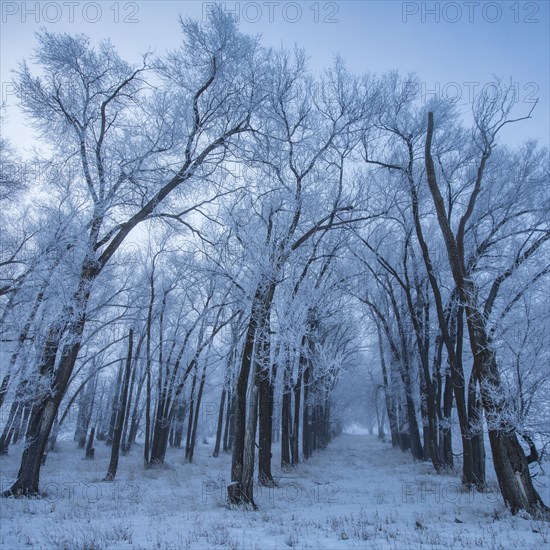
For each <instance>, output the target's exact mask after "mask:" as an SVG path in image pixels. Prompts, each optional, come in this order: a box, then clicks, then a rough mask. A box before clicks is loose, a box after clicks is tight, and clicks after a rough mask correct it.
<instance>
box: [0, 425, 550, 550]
mask: <svg viewBox="0 0 550 550" xmlns="http://www.w3.org/2000/svg"><path fill="white" fill-rule="evenodd" d="M353 431H355V432H357V431H360V430H353ZM60 447H61V449H60V452H58V453H51V454H50V455H49V456H48V460H47V463H46V465H45V466H44V468H43V470H42V476H41V487H42V488H43V489H44V490H45V492H47V496H46V497H43V498H40V499H13V498H10V499H1V500H0V514H1V518H0V519H1V527H0V529H1V530H0V532H1V535H0V548H3V549H6V550H7V549H9V550H12V549H16V548H56V549H57V548H71V549H72V548H85V549H88V550H92V549H100V548H109V549H110V548H124V549H127V548H132V549H137V548H143V549H153V548H160V549H164V548H169V549H170V548H173V549H180V548H208V549H210V548H232V549H241V548H242V549H262V550H263V549H268V548H279V549H284V548H287V549H288V548H328V549H338V548H359V549H361V548H444V549H447V548H536V549H539V548H547V547H548V545H549V542H550V526H549V524H548V523H544V522H540V521H535V520H532V519H530V518H524V517H517V516H516V517H513V516H511V515H510V514H509V513H508V512H507V511H506V510H505V509H504V506H503V505H502V503H501V500H500V497H499V496H498V494H497V493H496V492H494V491H490V492H487V493H484V494H479V493H468V492H463V491H462V490H461V488H460V484H459V483H458V479H457V475H456V474H449V475H436V474H434V473H433V469H432V467H431V465H430V464H428V463H418V462H416V463H415V462H414V461H413V460H412V458H411V457H410V456H409V455H407V454H403V453H401V452H400V451H397V450H394V449H392V448H391V446H390V445H389V444H387V443H382V442H380V441H379V440H377V439H376V437H374V436H369V435H364V434H346V435H343V436H340V437H339V438H337V439H336V440H335V441H334V442H333V443H332V444H331V445H330V447H329V448H328V449H327V450H326V451H324V452H320V453H317V454H316V455H315V456H314V457H312V458H311V459H310V460H309V461H308V462H307V463H305V464H300V466H299V467H298V468H296V469H295V470H293V471H292V472H284V473H283V472H281V471H280V469H279V468H278V463H279V458H278V454H275V455H274V466H275V468H274V473H275V474H276V476H277V479H278V481H279V487H277V488H275V489H261V488H259V487H258V488H256V495H257V504H258V505H259V510H258V511H244V510H238V509H237V510H234V509H229V508H228V507H227V506H226V505H225V487H226V485H227V482H228V478H229V470H230V456H229V455H223V456H220V457H219V458H212V457H211V452H212V445H211V444H209V445H203V444H199V446H198V449H197V451H196V454H195V456H196V459H195V463H194V464H186V463H185V462H184V458H183V451H182V450H174V449H169V451H168V455H167V461H168V465H167V466H166V467H164V468H159V469H155V470H147V471H144V469H143V467H142V463H141V448H140V447H136V448H134V449H133V452H132V454H131V455H130V456H128V457H121V459H120V463H119V471H118V474H117V479H116V481H115V482H104V481H102V478H103V476H104V475H105V472H106V469H107V465H108V459H109V451H110V449H109V448H107V447H105V445H103V444H101V443H98V444H97V447H96V460H95V461H93V462H89V461H85V460H82V451H76V450H74V444H73V443H72V441H62V442H61V443H60ZM10 453H11V454H10V456H6V457H2V458H1V459H0V475H1V483H2V488H5V487H6V486H8V485H9V482H10V481H11V480H12V479H13V477H14V476H15V474H16V472H17V467H18V460H17V459H18V456H17V455H18V453H17V452H15V451H14V450H10ZM488 469H490V465H489V464H488ZM538 479H540V476H538V477H537V480H538ZM538 489H539V490H540V491H541V493H542V494H543V498H545V499H546V498H548V496H549V495H548V485H546V486H545V487H542V486H540V485H538Z"/></svg>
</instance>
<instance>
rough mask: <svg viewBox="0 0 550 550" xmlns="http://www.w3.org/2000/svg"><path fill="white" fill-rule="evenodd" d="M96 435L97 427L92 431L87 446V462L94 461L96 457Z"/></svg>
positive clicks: (93, 427)
mask: <svg viewBox="0 0 550 550" xmlns="http://www.w3.org/2000/svg"><path fill="white" fill-rule="evenodd" d="M94 435H95V426H92V429H91V430H90V436H89V437H88V443H87V444H86V456H85V457H84V458H85V459H86V460H93V459H94V455H95V449H94Z"/></svg>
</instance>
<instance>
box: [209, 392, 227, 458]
mask: <svg viewBox="0 0 550 550" xmlns="http://www.w3.org/2000/svg"><path fill="white" fill-rule="evenodd" d="M225 394H226V391H225V386H224V387H223V388H222V394H221V397H220V407H219V409H218V427H217V429H216V444H215V445H214V452H213V453H212V456H213V457H214V458H216V457H218V456H219V454H220V445H221V438H222V428H223V409H224V407H225Z"/></svg>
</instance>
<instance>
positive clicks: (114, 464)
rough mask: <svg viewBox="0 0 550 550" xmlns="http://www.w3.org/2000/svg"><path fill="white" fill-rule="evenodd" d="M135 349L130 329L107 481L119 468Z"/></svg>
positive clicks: (112, 477)
mask: <svg viewBox="0 0 550 550" xmlns="http://www.w3.org/2000/svg"><path fill="white" fill-rule="evenodd" d="M133 347H134V331H133V329H130V330H129V332H128V355H127V357H126V369H125V371H124V379H123V382H122V388H121V391H120V397H119V399H118V411H117V415H116V416H117V421H116V426H115V431H114V433H113V446H112V448H111V461H110V463H109V468H108V469H107V475H106V476H105V481H113V479H115V476H116V472H117V468H118V457H119V451H120V441H121V439H122V430H123V428H124V413H125V411H126V405H127V403H128V387H129V385H130V372H131V369H132V352H133Z"/></svg>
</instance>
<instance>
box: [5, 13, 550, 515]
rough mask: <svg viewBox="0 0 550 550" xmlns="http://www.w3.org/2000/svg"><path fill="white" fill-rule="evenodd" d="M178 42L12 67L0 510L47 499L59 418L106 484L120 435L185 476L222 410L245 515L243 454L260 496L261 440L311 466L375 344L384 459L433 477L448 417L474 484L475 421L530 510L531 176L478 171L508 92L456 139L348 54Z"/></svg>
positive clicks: (60, 47) (80, 42)
mask: <svg viewBox="0 0 550 550" xmlns="http://www.w3.org/2000/svg"><path fill="white" fill-rule="evenodd" d="M182 30H183V37H184V38H183V43H182V46H181V48H180V49H178V50H177V51H174V52H169V53H167V54H166V55H165V56H163V57H160V58H155V59H152V58H150V56H148V55H146V56H144V58H143V64H142V65H141V66H139V67H133V66H130V65H129V64H127V63H125V62H124V61H123V60H122V59H120V58H119V56H118V54H117V53H116V51H115V50H114V48H113V47H112V46H111V45H110V44H109V43H101V44H100V45H99V46H97V47H93V46H92V45H90V44H89V42H88V40H87V39H86V38H85V37H83V36H77V37H75V36H69V35H59V34H51V33H47V32H44V33H42V34H41V35H39V37H38V41H39V42H38V47H37V50H36V62H37V63H38V65H40V67H41V70H42V76H40V77H36V76H35V75H34V74H33V72H32V70H31V68H30V67H29V66H27V65H26V64H22V65H21V67H20V69H19V72H18V78H19V81H18V85H19V91H20V96H21V102H22V106H23V109H24V110H25V112H26V114H27V115H28V117H29V120H30V121H31V122H32V123H33V124H34V125H35V126H36V128H37V129H38V130H39V131H40V133H41V136H42V137H43V139H44V145H45V148H44V150H43V151H42V153H41V158H40V159H37V160H36V162H37V166H39V167H40V169H39V170H33V171H32V174H33V175H34V176H35V177H34V179H32V178H29V177H27V175H26V174H25V172H24V170H12V169H11V168H10V170H3V172H2V178H3V179H2V189H4V188H5V189H6V190H9V193H5V194H3V196H2V202H3V204H4V205H5V208H4V209H3V214H2V215H3V217H4V219H3V220H2V221H3V224H4V225H5V227H6V231H5V232H4V234H3V237H2V239H3V249H4V257H3V259H2V281H1V287H0V299H1V300H2V301H1V305H2V310H1V313H0V315H1V319H0V321H1V323H2V334H3V349H4V352H3V353H4V356H5V358H6V360H5V361H4V364H5V365H6V366H7V369H5V372H4V374H3V379H2V382H1V389H0V396H1V397H0V399H1V401H2V403H4V401H5V405H4V410H6V411H9V413H8V414H7V415H6V418H7V422H6V424H5V426H4V430H3V434H2V438H1V440H0V452H3V453H5V452H7V450H8V447H9V445H10V444H11V443H13V442H14V441H16V440H17V439H18V438H19V437H21V435H22V433H23V432H24V433H25V438H26V444H25V447H24V450H23V454H22V458H21V466H20V470H19V473H18V477H17V479H16V481H15V482H14V484H13V486H12V487H11V489H10V490H9V491H7V494H15V495H18V494H24V495H26V494H33V493H37V492H38V486H39V473H40V466H41V464H42V462H43V460H44V459H45V456H46V453H47V451H48V448H51V447H52V445H53V443H54V441H55V438H56V436H57V434H58V433H59V431H60V430H61V429H62V427H63V425H64V423H65V422H66V419H67V418H68V417H69V416H70V411H77V414H76V426H75V440H76V441H77V442H78V445H79V446H80V447H81V448H84V447H86V448H87V449H86V453H87V456H88V457H89V458H91V457H93V441H94V438H97V439H106V440H107V442H108V443H109V444H112V458H111V463H110V465H109V468H108V472H107V476H106V478H107V479H113V478H114V476H115V475H116V470H117V464H118V456H119V453H120V452H122V453H123V454H124V453H127V452H129V451H130V449H131V448H132V446H133V445H134V443H135V442H136V440H138V441H140V442H141V441H142V442H143V455H144V465H145V466H146V467H149V466H152V465H155V464H159V463H162V462H163V461H164V458H165V453H166V449H167V446H168V444H171V445H174V446H177V447H179V446H184V447H185V456H186V458H187V459H188V460H190V461H191V460H192V459H193V452H194V448H195V443H196V438H197V432H198V425H199V417H200V415H201V413H200V411H201V403H202V402H203V398H204V395H205V392H207V393H208V394H209V395H212V394H213V393H215V392H217V394H218V395H219V407H218V418H217V430H216V442H215V448H214V455H215V456H217V455H218V454H219V452H220V450H222V449H223V450H224V451H229V450H231V452H232V468H231V484H230V485H229V487H228V498H229V500H230V502H232V503H235V504H241V503H243V504H251V505H254V494H253V486H254V481H253V480H254V477H255V472H254V470H255V463H256V461H255V458H256V457H255V455H256V440H257V448H258V460H257V463H258V472H257V474H258V475H257V478H258V482H259V483H262V484H267V485H273V484H275V480H274V478H273V474H272V457H271V455H272V447H273V444H274V439H279V442H280V445H281V466H282V467H283V468H288V467H291V466H292V465H295V464H297V463H298V462H299V460H300V451H301V455H302V457H303V458H304V459H307V458H308V457H309V456H311V453H312V452H313V451H315V450H318V449H322V448H323V447H325V446H326V445H327V443H328V442H329V440H330V438H331V437H333V435H334V434H335V433H336V432H337V431H338V422H337V420H338V414H337V410H336V408H337V407H336V405H335V402H334V398H333V395H334V391H335V388H336V385H337V382H338V380H339V378H340V376H341V374H342V372H343V371H344V370H345V369H349V368H352V367H354V365H357V364H358V362H359V361H360V358H361V357H362V355H361V353H360V348H361V347H363V346H364V344H365V343H366V345H367V347H368V348H369V349H370V351H371V355H377V356H378V357H379V362H380V368H379V370H378V369H376V372H374V373H373V375H372V377H371V380H372V381H374V382H373V383H374V385H375V386H376V391H374V392H371V393H373V394H374V396H375V399H376V402H378V401H379V391H378V386H379V387H380V388H382V389H383V394H384V405H385V408H386V411H385V414H387V418H388V422H389V427H390V431H391V437H392V442H393V443H394V445H396V446H401V448H403V449H408V448H410V449H411V451H412V453H413V455H414V456H415V458H418V459H427V460H431V461H432V463H433V465H434V468H435V469H436V470H437V471H441V470H443V469H445V468H449V467H451V466H452V465H453V450H452V443H451V432H452V428H453V410H456V413H457V415H458V420H459V423H458V424H459V426H458V427H459V430H460V434H461V437H462V447H463V448H462V456H463V476H462V478H463V482H464V483H466V484H475V485H476V486H478V487H479V488H482V487H483V485H484V483H485V450H484V446H483V441H484V438H483V430H484V426H486V428H487V430H488V434H489V440H490V443H491V450H492V455H493V461H494V465H495V471H496V474H497V478H498V481H499V485H500V488H501V491H502V494H503V497H504V500H505V501H506V503H507V504H508V505H509V506H510V508H511V509H512V510H513V511H517V510H519V509H525V510H528V511H530V512H533V513H535V512H538V511H540V509H541V508H543V507H544V505H543V503H542V501H541V499H540V497H539V496H538V494H537V493H536V491H535V489H534V487H533V484H532V480H531V476H530V472H529V464H528V462H529V460H530V459H531V458H533V459H536V458H537V456H536V455H537V445H538V446H539V448H540V442H541V441H544V438H545V437H547V436H548V434H547V433H545V431H544V428H543V422H542V421H543V420H544V418H547V415H548V411H547V403H545V401H544V398H543V397H542V395H543V393H542V392H544V389H545V388H547V385H548V378H547V374H546V373H545V370H544V364H545V363H544V362H545V361H547V360H548V345H547V340H546V335H545V333H544V331H543V330H542V328H543V327H544V323H546V325H547V324H548V318H549V317H548V311H547V308H546V309H545V306H544V303H543V300H542V299H541V296H542V293H543V292H544V285H545V284H547V282H548V270H549V265H548V263H545V258H546V260H547V256H545V252H547V250H548V248H547V247H548V244H547V242H548V240H549V238H550V228H549V216H548V213H549V207H550V201H549V196H548V188H547V185H545V184H547V181H548V166H547V163H545V159H546V154H547V153H546V152H545V151H543V150H539V149H538V148H537V147H536V146H535V144H532V143H529V144H526V145H525V146H524V147H523V148H522V149H521V150H518V151H512V150H508V149H506V148H504V147H498V148H496V143H497V136H498V134H499V132H500V130H501V129H502V127H504V126H505V125H506V124H509V123H512V122H517V121H514V120H513V119H512V108H513V106H514V98H513V97H512V96H511V93H512V89H511V88H508V87H506V86H502V87H501V89H500V90H499V92H498V93H494V90H491V92H492V93H493V95H491V96H489V95H485V96H482V97H479V98H478V99H477V100H476V103H475V105H474V126H473V127H472V129H469V130H468V129H465V128H464V127H463V126H462V124H461V123H460V120H461V118H460V113H459V112H458V111H457V108H456V106H455V105H453V104H452V103H450V102H441V101H438V102H435V101H434V102H432V103H430V104H428V105H426V104H421V103H419V102H418V98H417V97H415V94H414V90H415V89H418V87H417V86H416V87H415V84H416V82H415V79H414V77H409V78H407V79H402V78H400V77H399V76H398V75H396V74H393V73H391V74H388V75H386V76H383V77H380V78H376V77H373V76H362V77H359V76H355V75H352V74H350V73H349V72H348V71H347V69H346V68H345V65H344V63H343V62H342V60H339V59H337V60H336V61H335V62H334V64H333V66H332V67H331V68H329V69H327V70H326V71H325V72H324V73H323V74H322V75H320V76H314V75H312V74H311V73H310V72H309V71H308V68H307V64H306V61H305V55H304V53H303V52H300V51H295V52H287V51H284V50H279V51H273V50H267V49H265V48H262V47H261V45H260V44H259V42H258V40H257V39H254V38H251V37H249V36H245V35H243V34H241V33H240V32H239V30H238V28H237V27H236V25H235V23H234V21H233V20H232V19H231V17H229V16H227V15H225V14H224V13H223V10H221V8H220V9H219V10H217V11H215V13H213V14H212V15H211V16H210V17H209V20H208V21H207V22H206V23H205V24H204V25H199V24H198V23H196V22H194V21H190V20H186V21H182ZM522 116H523V118H529V117H530V116H531V113H524V114H523V115H522ZM2 157H3V159H2V160H3V164H8V163H9V166H10V167H12V166H20V165H21V163H18V161H17V159H16V158H15V156H14V153H13V151H11V150H10V149H9V148H8V147H7V144H5V143H2ZM26 188H28V191H27V190H26ZM26 197H29V198H30V197H33V200H32V202H29V201H27V202H26V201H25V200H24V199H25V198H26ZM518 327H524V330H523V329H522V328H519V329H518ZM467 364H471V365H472V367H471V368H470V369H468V368H466V365H467ZM106 381H110V382H109V383H107V384H106V383H105V382H106ZM362 383H363V384H364V385H365V386H369V385H370V384H371V382H370V381H369V380H368V379H366V378H365V379H363V381H362ZM537 422H538V424H537ZM379 426H380V430H381V431H383V429H384V421H383V420H382V421H381V422H379ZM420 426H421V427H422V430H421V429H420ZM256 434H257V435H256ZM518 437H521V438H522V439H523V441H525V442H527V444H528V445H529V447H530V449H531V454H530V455H529V458H528V457H527V456H526V452H524V450H523V448H522V446H521V444H520V441H519V440H518ZM184 438H185V444H184ZM48 441H49V446H48Z"/></svg>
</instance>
